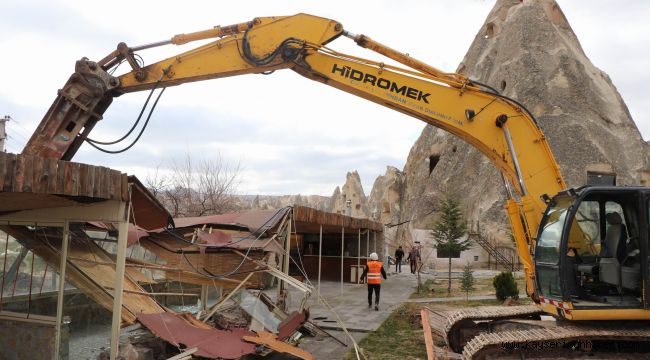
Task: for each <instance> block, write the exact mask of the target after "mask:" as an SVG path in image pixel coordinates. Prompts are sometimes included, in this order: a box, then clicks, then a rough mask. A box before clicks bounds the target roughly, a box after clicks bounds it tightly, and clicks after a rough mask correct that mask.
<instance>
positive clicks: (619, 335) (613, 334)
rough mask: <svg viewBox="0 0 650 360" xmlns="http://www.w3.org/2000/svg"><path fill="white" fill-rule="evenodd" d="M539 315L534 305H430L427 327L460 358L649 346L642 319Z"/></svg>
mask: <svg viewBox="0 0 650 360" xmlns="http://www.w3.org/2000/svg"><path fill="white" fill-rule="evenodd" d="M543 314H544V312H543V311H542V310H540V308H538V307H537V306H533V305H527V306H484V307H478V308H462V309H457V310H446V311H434V310H430V309H429V315H428V317H429V324H430V327H431V330H432V331H433V332H434V333H435V334H437V335H439V336H441V337H442V338H444V339H445V342H446V343H447V346H448V348H449V350H450V351H453V352H454V354H457V356H459V357H461V354H462V358H463V359H481V360H482V359H498V358H501V357H507V356H517V357H518V358H529V357H531V358H537V357H540V356H542V357H546V358H554V356H559V357H564V355H566V354H567V353H569V352H571V353H573V354H574V355H575V354H576V353H583V354H598V353H600V352H601V351H604V352H607V353H608V354H609V351H613V352H617V351H623V352H626V351H628V352H629V351H631V352H633V353H635V352H641V353H643V352H645V351H646V350H647V349H649V348H650V326H648V324H647V323H636V324H634V325H631V324H625V325H621V324H620V323H608V324H607V326H606V327H605V326H603V325H602V324H598V323H576V324H574V323H566V322H559V321H537V320H539V316H540V315H543ZM509 320H512V321H509ZM554 354H556V355H554ZM571 357H573V356H571ZM648 358H649V359H650V356H649V357H648Z"/></svg>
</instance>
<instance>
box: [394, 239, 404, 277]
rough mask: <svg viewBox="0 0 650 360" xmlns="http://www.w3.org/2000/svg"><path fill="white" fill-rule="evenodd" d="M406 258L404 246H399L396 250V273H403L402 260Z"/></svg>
mask: <svg viewBox="0 0 650 360" xmlns="http://www.w3.org/2000/svg"><path fill="white" fill-rule="evenodd" d="M403 258H404V250H402V246H401V245H400V246H398V247H397V250H395V259H396V261H395V272H402V259H403Z"/></svg>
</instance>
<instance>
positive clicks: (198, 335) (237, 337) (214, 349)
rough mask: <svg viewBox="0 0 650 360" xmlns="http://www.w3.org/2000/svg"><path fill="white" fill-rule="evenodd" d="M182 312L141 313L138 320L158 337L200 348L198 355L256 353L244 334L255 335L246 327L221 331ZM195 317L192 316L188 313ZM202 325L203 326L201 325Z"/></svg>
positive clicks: (234, 356) (226, 356) (236, 356)
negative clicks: (199, 322)
mask: <svg viewBox="0 0 650 360" xmlns="http://www.w3.org/2000/svg"><path fill="white" fill-rule="evenodd" d="M183 316H184V315H182V314H171V313H168V312H165V313H159V314H139V315H138V321H139V322H140V323H142V325H144V326H146V327H147V328H148V329H149V330H151V332H153V333H154V334H155V335H156V336H158V337H160V338H162V339H164V340H165V341H167V342H168V343H170V344H172V345H175V346H179V345H181V344H182V345H185V346H186V347H187V348H193V347H196V348H198V349H199V350H198V351H197V352H196V353H194V355H196V356H203V357H206V358H210V359H239V358H240V357H242V356H244V355H248V354H253V353H255V345H254V344H251V343H248V342H245V341H244V340H243V339H242V337H243V336H255V333H254V332H251V331H248V330H245V329H237V328H235V329H232V330H231V331H228V330H218V329H215V328H212V327H209V326H208V325H205V324H202V325H199V324H197V323H198V320H196V319H194V321H191V319H190V321H191V322H190V321H188V319H186V318H184V317H183ZM185 316H191V315H185ZM198 326H201V327H198Z"/></svg>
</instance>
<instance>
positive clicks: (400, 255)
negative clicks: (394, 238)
mask: <svg viewBox="0 0 650 360" xmlns="http://www.w3.org/2000/svg"><path fill="white" fill-rule="evenodd" d="M403 257H404V250H402V249H397V250H395V258H396V259H397V260H398V261H399V260H402V258H403Z"/></svg>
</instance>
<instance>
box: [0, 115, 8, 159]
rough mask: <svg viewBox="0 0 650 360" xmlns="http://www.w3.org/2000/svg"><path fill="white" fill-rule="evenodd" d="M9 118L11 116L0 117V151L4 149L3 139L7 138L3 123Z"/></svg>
mask: <svg viewBox="0 0 650 360" xmlns="http://www.w3.org/2000/svg"><path fill="white" fill-rule="evenodd" d="M10 119H11V116H9V115H5V117H4V118H2V119H0V152H2V151H5V139H6V138H7V132H6V131H5V124H6V123H7V121H9V120H10Z"/></svg>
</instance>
